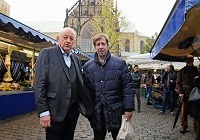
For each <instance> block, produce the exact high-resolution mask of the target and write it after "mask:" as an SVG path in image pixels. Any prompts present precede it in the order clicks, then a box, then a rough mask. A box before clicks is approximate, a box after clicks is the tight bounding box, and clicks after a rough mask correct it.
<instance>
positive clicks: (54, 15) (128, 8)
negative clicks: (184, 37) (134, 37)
mask: <svg viewBox="0 0 200 140" xmlns="http://www.w3.org/2000/svg"><path fill="white" fill-rule="evenodd" d="M5 1H6V2H7V3H8V4H10V6H11V13H10V16H11V17H12V18H14V19H16V20H18V21H20V22H22V23H23V22H27V21H28V22H30V21H61V23H62V25H55V26H63V22H64V20H65V14H66V8H71V7H72V6H73V5H74V4H75V3H76V2H77V1H78V0H5ZM175 1H176V0H118V7H119V10H120V11H121V12H122V13H123V15H124V16H125V17H126V18H127V19H128V20H129V21H132V22H134V24H135V28H136V29H137V30H138V31H139V32H141V33H142V34H144V35H147V36H149V37H150V36H152V35H154V33H155V32H157V33H159V32H160V30H161V28H162V27H163V25H164V23H165V21H166V19H167V17H168V15H169V13H170V11H171V9H172V7H173V5H174V3H175ZM51 26H52V25H51ZM39 30H42V29H39Z"/></svg>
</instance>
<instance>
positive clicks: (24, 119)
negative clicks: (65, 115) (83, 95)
mask: <svg viewBox="0 0 200 140" xmlns="http://www.w3.org/2000/svg"><path fill="white" fill-rule="evenodd" d="M141 100H142V106H141V112H140V113H137V112H134V115H133V127H134V133H135V138H134V140H193V139H194V136H195V133H194V131H193V126H192V125H193V123H192V119H191V118H189V123H188V124H189V128H188V132H187V133H186V134H184V135H182V134H180V133H179V127H180V120H178V122H177V126H176V127H175V128H174V129H172V125H173V121H174V116H170V115H169V112H168V111H167V112H166V113H165V114H164V115H160V114H158V113H159V111H160V110H159V109H155V108H153V106H147V105H146V99H145V98H144V97H143V96H142V97H141ZM0 140H45V131H44V129H43V128H41V127H40V125H39V119H38V116H37V114H36V112H30V113H27V114H24V115H19V116H16V117H13V118H9V119H6V120H2V121H0ZM74 140H93V131H92V128H91V127H90V124H89V122H88V120H87V119H86V118H84V117H83V116H80V118H79V120H78V123H77V127H76V130H75V136H74ZM106 140H112V137H111V134H110V133H108V134H107V135H106Z"/></svg>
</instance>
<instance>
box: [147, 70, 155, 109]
mask: <svg viewBox="0 0 200 140" xmlns="http://www.w3.org/2000/svg"><path fill="white" fill-rule="evenodd" d="M153 82H154V78H153V73H152V71H151V70H150V69H149V70H148V72H147V79H146V81H145V84H146V88H147V105H152V103H151V102H150V100H151V95H152V90H153Z"/></svg>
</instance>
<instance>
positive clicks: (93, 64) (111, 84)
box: [83, 52, 134, 131]
mask: <svg viewBox="0 0 200 140" xmlns="http://www.w3.org/2000/svg"><path fill="white" fill-rule="evenodd" d="M83 71H84V81H85V82H86V85H87V86H88V87H89V89H90V91H91V93H92V94H93V99H94V100H93V101H94V103H95V114H94V116H93V117H92V118H91V119H89V120H90V123H91V126H92V127H93V129H100V128H101V124H100V122H101V112H102V111H103V115H104V118H105V122H106V126H107V129H108V131H112V130H115V129H119V128H120V126H121V117H122V114H123V113H124V111H133V109H134V100H133V83H132V78H131V73H130V71H129V70H128V67H127V65H126V62H125V61H124V60H123V59H121V58H118V57H115V56H111V54H110V53H109V52H108V55H107V58H106V62H105V64H101V63H100V62H99V61H98V58H97V53H96V54H95V58H94V59H92V60H90V61H89V62H87V63H86V64H85V65H84V66H83Z"/></svg>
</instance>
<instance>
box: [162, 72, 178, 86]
mask: <svg viewBox="0 0 200 140" xmlns="http://www.w3.org/2000/svg"><path fill="white" fill-rule="evenodd" d="M176 78H177V75H176V72H174V71H171V72H164V73H163V75H162V83H163V84H164V88H165V89H169V90H175V87H176Z"/></svg>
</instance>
